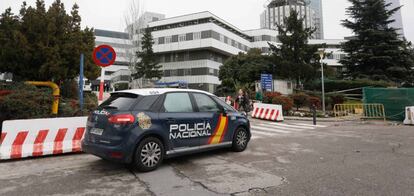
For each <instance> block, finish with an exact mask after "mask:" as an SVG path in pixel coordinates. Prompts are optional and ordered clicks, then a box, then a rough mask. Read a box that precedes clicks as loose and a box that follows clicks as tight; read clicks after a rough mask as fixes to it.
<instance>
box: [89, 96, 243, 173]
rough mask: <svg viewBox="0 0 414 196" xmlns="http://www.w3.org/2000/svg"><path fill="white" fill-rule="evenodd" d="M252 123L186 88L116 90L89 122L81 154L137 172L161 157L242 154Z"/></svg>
mask: <svg viewBox="0 0 414 196" xmlns="http://www.w3.org/2000/svg"><path fill="white" fill-rule="evenodd" d="M250 136H251V133H250V123H249V120H248V118H247V117H246V115H245V114H242V113H239V112H237V111H236V110H235V109H234V108H232V107H231V106H229V105H228V104H226V103H225V102H224V101H222V100H221V99H219V98H218V97H216V96H215V95H213V94H210V93H207V92H204V91H198V90H189V89H139V90H126V91H119V92H115V93H112V94H111V97H110V98H109V99H108V100H106V101H105V102H103V103H102V104H101V105H100V106H99V107H98V109H97V110H96V111H94V112H92V114H91V115H90V116H89V118H88V123H87V130H86V133H85V137H84V140H83V141H82V149H83V151H84V152H86V153H90V154H93V155H96V156H99V157H102V158H103V159H106V160H112V161H117V162H121V163H128V164H131V165H132V166H134V167H135V168H137V169H138V170H140V171H151V170H154V169H156V168H157V167H158V166H159V165H160V164H161V163H162V161H163V159H164V158H169V157H173V156H179V155H184V154H189V153H195V152H201V151H206V150H212V149H217V148H231V149H232V150H233V151H236V152H241V151H244V150H245V149H246V147H247V144H248V142H249V141H250Z"/></svg>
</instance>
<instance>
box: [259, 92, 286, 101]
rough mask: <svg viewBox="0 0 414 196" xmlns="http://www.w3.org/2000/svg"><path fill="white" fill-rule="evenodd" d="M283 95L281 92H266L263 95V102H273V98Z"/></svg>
mask: <svg viewBox="0 0 414 196" xmlns="http://www.w3.org/2000/svg"><path fill="white" fill-rule="evenodd" d="M280 96H282V94H281V93H279V92H266V93H265V94H264V96H263V103H272V102H273V98H275V97H280Z"/></svg>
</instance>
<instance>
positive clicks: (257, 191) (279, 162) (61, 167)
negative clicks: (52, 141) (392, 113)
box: [0, 120, 414, 196]
mask: <svg viewBox="0 0 414 196" xmlns="http://www.w3.org/2000/svg"><path fill="white" fill-rule="evenodd" d="M307 124H309V122H298V121H289V122H285V123H282V124H272V123H270V122H265V121H258V120H254V121H253V123H252V127H253V128H252V129H253V135H254V138H253V139H252V141H251V143H250V145H249V147H248V149H247V150H246V151H245V152H242V153H233V152H230V151H228V150H218V151H214V152H208V153H201V154H197V155H192V156H186V157H179V158H175V159H170V160H167V161H165V163H164V165H163V166H162V167H161V168H159V169H158V170H156V171H153V172H150V173H139V172H135V171H133V170H131V169H128V167H126V166H124V165H119V164H114V163H111V162H107V161H104V160H101V159H100V158H97V157H94V156H91V155H87V154H70V155H63V156H57V157H45V158H36V159H26V160H22V161H6V162H0V195H180V196H181V195H184V196H190V195H299V196H300V195H375V196H377V195H414V186H413V185H414V127H405V126H390V125H384V124H382V123H375V124H372V123H369V124H367V123H349V122H348V123H325V124H323V125H322V126H317V127H314V126H310V125H307Z"/></svg>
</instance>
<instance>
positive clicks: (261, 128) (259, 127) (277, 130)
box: [251, 126, 291, 133]
mask: <svg viewBox="0 0 414 196" xmlns="http://www.w3.org/2000/svg"><path fill="white" fill-rule="evenodd" d="M251 127H252V129H254V130H257V129H259V130H262V131H268V132H276V133H291V132H290V131H284V130H279V129H276V128H269V127H261V126H251Z"/></svg>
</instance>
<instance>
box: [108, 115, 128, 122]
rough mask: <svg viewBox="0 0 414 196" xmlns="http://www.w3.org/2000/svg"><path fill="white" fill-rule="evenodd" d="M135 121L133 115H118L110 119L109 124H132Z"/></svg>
mask: <svg viewBox="0 0 414 196" xmlns="http://www.w3.org/2000/svg"><path fill="white" fill-rule="evenodd" d="M134 121H135V117H134V116H132V115H131V114H116V115H111V116H109V118H108V122H109V123H111V124H130V123H133V122H134Z"/></svg>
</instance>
